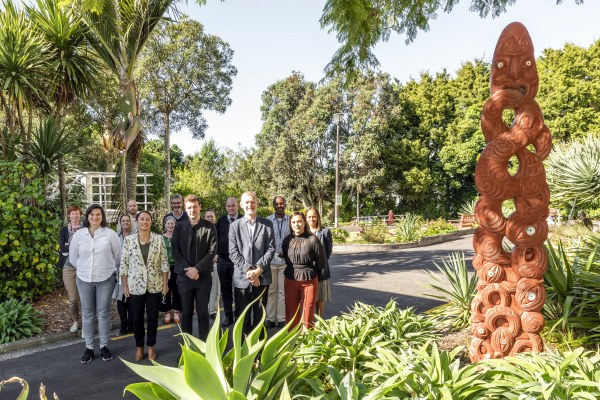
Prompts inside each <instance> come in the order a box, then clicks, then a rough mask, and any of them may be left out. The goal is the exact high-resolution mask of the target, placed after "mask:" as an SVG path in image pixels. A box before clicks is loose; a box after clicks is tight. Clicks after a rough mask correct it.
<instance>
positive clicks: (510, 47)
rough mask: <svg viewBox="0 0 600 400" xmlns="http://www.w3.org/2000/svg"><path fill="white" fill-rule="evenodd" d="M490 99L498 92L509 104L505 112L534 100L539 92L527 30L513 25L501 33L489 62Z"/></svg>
mask: <svg viewBox="0 0 600 400" xmlns="http://www.w3.org/2000/svg"><path fill="white" fill-rule="evenodd" d="M490 88H491V92H492V95H493V94H496V93H498V92H501V93H502V94H505V95H506V96H502V97H503V98H506V100H509V99H510V100H512V101H511V102H510V104H507V105H506V107H507V108H511V109H514V108H516V107H520V106H522V105H523V104H525V103H527V102H529V101H531V100H533V99H534V98H535V96H536V95H537V90H538V74H537V68H536V66H535V55H534V52H533V42H532V41H531V37H530V36H529V32H527V28H525V26H524V25H523V24H521V23H520V22H513V23H512V24H510V25H508V26H507V27H506V28H504V30H503V31H502V34H501V35H500V39H498V43H497V44H496V50H495V51H494V58H493V59H492V73H491V79H490Z"/></svg>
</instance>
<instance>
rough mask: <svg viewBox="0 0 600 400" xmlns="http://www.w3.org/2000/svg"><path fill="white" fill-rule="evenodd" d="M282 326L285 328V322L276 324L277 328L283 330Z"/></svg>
mask: <svg viewBox="0 0 600 400" xmlns="http://www.w3.org/2000/svg"><path fill="white" fill-rule="evenodd" d="M284 326H285V321H279V322H278V323H277V327H278V328H283V327H284Z"/></svg>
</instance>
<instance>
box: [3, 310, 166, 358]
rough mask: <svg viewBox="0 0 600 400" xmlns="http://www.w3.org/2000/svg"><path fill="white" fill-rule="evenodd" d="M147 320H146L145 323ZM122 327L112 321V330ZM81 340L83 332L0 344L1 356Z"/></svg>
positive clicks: (159, 321)
mask: <svg viewBox="0 0 600 400" xmlns="http://www.w3.org/2000/svg"><path fill="white" fill-rule="evenodd" d="M163 316H164V313H159V315H158V324H159V325H161V323H162V318H163ZM145 320H146V318H144V321H145ZM120 327H121V321H111V322H110V329H111V330H113V329H117V328H120ZM97 333H98V328H97V327H96V334H97ZM77 338H81V331H77V332H58V333H50V334H47V335H41V336H35V337H32V338H28V339H21V340H17V341H15V342H9V343H3V344H0V354H7V353H12V352H13V351H19V350H25V349H30V348H32V347H38V346H43V345H45V344H50V343H56V342H60V341H63V340H69V339H77Z"/></svg>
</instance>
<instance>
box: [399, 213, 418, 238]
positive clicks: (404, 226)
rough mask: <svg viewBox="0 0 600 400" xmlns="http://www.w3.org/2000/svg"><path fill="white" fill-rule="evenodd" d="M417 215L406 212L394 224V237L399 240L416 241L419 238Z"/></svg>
mask: <svg viewBox="0 0 600 400" xmlns="http://www.w3.org/2000/svg"><path fill="white" fill-rule="evenodd" d="M419 222H420V221H419V216H417V215H415V214H411V213H407V214H406V215H405V216H404V218H402V219H401V220H400V221H398V223H397V224H396V238H397V240H398V241H399V242H416V241H417V240H418V239H419V230H420V229H421V224H420V223H419Z"/></svg>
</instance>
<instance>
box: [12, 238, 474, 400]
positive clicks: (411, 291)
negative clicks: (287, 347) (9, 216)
mask: <svg viewBox="0 0 600 400" xmlns="http://www.w3.org/2000/svg"><path fill="white" fill-rule="evenodd" d="M454 251H460V252H464V253H465V255H466V256H467V257H468V258H469V259H470V258H471V257H472V255H473V246H472V236H467V237H465V238H462V239H460V240H456V241H452V242H447V243H443V244H439V245H435V246H429V247H420V248H414V249H406V250H395V251H385V252H383V251H382V252H368V253H336V254H334V255H332V257H331V259H330V264H331V275H332V278H331V282H330V283H331V292H332V301H331V302H328V303H325V312H324V317H325V318H330V317H332V316H334V315H339V314H340V313H341V312H343V311H346V310H347V309H348V307H349V306H351V305H352V304H354V303H355V302H357V301H360V302H363V303H366V304H372V305H376V306H385V305H386V304H387V303H388V302H389V301H390V299H392V298H395V299H396V301H397V303H398V305H399V306H400V307H402V308H406V307H415V308H416V310H417V311H418V312H423V311H426V310H428V309H431V308H433V307H436V306H438V305H440V304H441V302H439V301H437V300H434V299H431V298H428V297H425V296H423V295H422V293H432V291H431V290H430V289H428V288H425V287H423V286H421V285H419V283H429V282H431V279H430V278H429V277H428V276H427V274H426V270H428V269H429V270H434V269H435V266H434V265H433V262H437V263H438V264H439V263H441V260H442V258H444V257H446V256H447V255H448V254H449V253H451V252H454ZM211 322H212V320H211ZM194 329H195V330H194V332H195V333H197V331H196V327H194ZM274 332H276V330H275V329H272V330H270V331H269V334H273V333H274ZM116 333H117V331H114V332H113V334H112V336H111V339H110V341H109V345H108V347H109V349H110V350H111V352H112V353H113V356H114V359H113V360H112V361H102V359H101V358H99V356H100V354H99V350H98V348H96V350H95V353H96V358H95V359H94V360H93V361H92V362H90V363H89V364H81V362H80V359H81V356H82V355H83V352H84V351H85V345H84V343H83V340H82V339H74V340H70V341H66V342H59V343H55V344H52V345H47V346H44V347H39V348H35V349H30V350H27V351H21V352H15V353H9V354H5V355H0V381H2V380H5V379H9V378H11V377H13V376H18V377H20V378H23V379H25V380H26V381H27V382H28V383H29V384H30V385H31V388H30V397H29V398H30V399H36V400H37V399H38V395H37V391H38V389H39V386H40V383H43V384H44V385H45V386H46V390H47V396H48V398H52V393H56V394H57V395H58V398H59V399H60V400H81V399H85V400H93V399H98V400H108V399H119V398H123V391H124V389H125V387H126V386H127V385H129V384H131V383H136V382H142V381H143V379H142V378H140V377H139V376H138V375H137V374H135V373H134V372H133V371H132V370H130V369H129V368H128V367H127V366H126V365H125V364H124V363H123V362H122V361H121V360H120V359H119V358H123V359H125V360H128V361H133V358H134V354H135V341H134V339H133V337H132V336H131V335H128V336H116ZM178 333H179V330H178V328H177V326H176V325H173V324H171V325H164V326H159V333H158V340H157V345H156V347H155V348H156V352H157V354H158V359H157V362H159V363H161V364H163V365H168V366H176V365H177V358H178V356H179V354H180V352H181V350H180V345H179V341H178V339H177V338H175V337H174V336H175V335H177V334H178ZM97 342H98V341H97V340H96V346H97ZM142 363H143V364H147V365H150V362H149V361H148V360H147V359H144V361H142ZM19 393H20V386H19V385H18V384H11V385H9V386H6V387H5V388H3V389H2V390H1V391H0V400H14V399H16V398H17V397H18V394H19ZM124 397H125V398H126V399H135V398H136V397H135V396H134V395H132V394H131V393H129V392H127V393H125V396H124Z"/></svg>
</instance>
